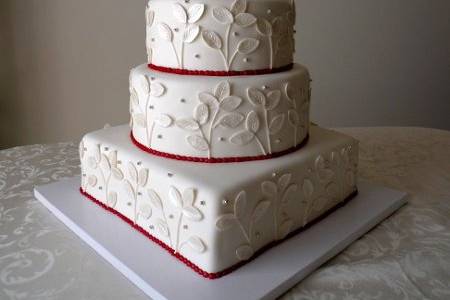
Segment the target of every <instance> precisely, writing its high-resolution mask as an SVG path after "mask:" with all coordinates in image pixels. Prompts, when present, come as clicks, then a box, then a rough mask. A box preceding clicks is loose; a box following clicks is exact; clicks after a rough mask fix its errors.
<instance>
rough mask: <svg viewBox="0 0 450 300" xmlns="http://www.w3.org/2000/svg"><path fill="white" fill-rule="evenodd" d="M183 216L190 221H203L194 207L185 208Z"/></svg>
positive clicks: (200, 214)
mask: <svg viewBox="0 0 450 300" xmlns="http://www.w3.org/2000/svg"><path fill="white" fill-rule="evenodd" d="M183 215H184V216H185V217H186V218H188V219H189V220H191V221H194V222H198V221H201V220H202V219H203V215H202V213H201V212H200V210H199V209H198V208H196V207H194V206H186V207H184V208H183Z"/></svg>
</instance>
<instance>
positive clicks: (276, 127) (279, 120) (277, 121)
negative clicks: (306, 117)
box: [269, 114, 284, 135]
mask: <svg viewBox="0 0 450 300" xmlns="http://www.w3.org/2000/svg"><path fill="white" fill-rule="evenodd" d="M283 125H284V114H279V115H277V116H276V117H274V118H273V119H272V121H271V122H270V125H269V132H270V134H271V135H274V134H277V133H278V132H280V130H281V128H283Z"/></svg>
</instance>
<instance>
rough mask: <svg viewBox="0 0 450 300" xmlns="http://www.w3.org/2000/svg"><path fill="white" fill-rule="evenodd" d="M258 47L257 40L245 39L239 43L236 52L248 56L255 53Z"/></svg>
mask: <svg viewBox="0 0 450 300" xmlns="http://www.w3.org/2000/svg"><path fill="white" fill-rule="evenodd" d="M258 46H259V40H257V39H254V38H246V39H243V40H241V41H240V42H239V44H238V48H237V50H238V52H239V53H242V54H250V53H252V52H253V51H255V50H256V49H257V48H258Z"/></svg>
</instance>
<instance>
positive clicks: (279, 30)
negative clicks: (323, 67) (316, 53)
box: [146, 0, 295, 71]
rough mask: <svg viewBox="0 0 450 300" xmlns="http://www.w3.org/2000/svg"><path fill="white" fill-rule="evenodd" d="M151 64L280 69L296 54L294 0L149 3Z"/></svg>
mask: <svg viewBox="0 0 450 300" xmlns="http://www.w3.org/2000/svg"><path fill="white" fill-rule="evenodd" d="M146 19H147V52H148V57H149V63H151V64H154V65H157V66H161V67H167V68H174V69H187V70H212V71H245V70H264V69H273V68H279V67H284V66H287V65H289V64H291V63H292V56H293V52H294V44H295V43H294V39H293V32H294V30H293V26H294V22H295V7H294V1H293V0H234V1H232V0H195V1H170V0H151V1H149V2H148V7H147V10H146Z"/></svg>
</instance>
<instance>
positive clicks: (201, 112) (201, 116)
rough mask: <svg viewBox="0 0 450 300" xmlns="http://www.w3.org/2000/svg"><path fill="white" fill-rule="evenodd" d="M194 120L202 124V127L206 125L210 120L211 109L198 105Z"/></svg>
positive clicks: (202, 104) (204, 105)
mask: <svg viewBox="0 0 450 300" xmlns="http://www.w3.org/2000/svg"><path fill="white" fill-rule="evenodd" d="M194 119H195V120H196V121H197V122H198V123H200V125H204V124H206V123H207V122H208V119H209V108H208V105H206V104H204V103H201V104H199V105H197V106H196V107H195V109H194Z"/></svg>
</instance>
